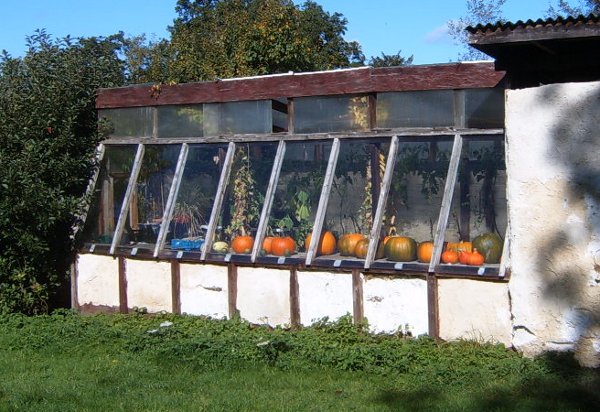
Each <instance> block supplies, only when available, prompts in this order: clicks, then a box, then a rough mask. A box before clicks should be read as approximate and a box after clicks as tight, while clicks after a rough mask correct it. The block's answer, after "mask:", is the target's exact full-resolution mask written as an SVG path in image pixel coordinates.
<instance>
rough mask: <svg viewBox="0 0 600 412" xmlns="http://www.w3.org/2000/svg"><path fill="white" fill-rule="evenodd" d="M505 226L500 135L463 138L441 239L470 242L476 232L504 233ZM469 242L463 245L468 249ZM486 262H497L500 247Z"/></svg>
mask: <svg viewBox="0 0 600 412" xmlns="http://www.w3.org/2000/svg"><path fill="white" fill-rule="evenodd" d="M506 227H507V200H506V165H505V158H504V139H503V138H496V139H495V140H493V139H491V138H469V139H464V141H463V149H462V155H461V160H460V164H459V171H458V181H457V184H456V186H455V190H454V193H453V197H452V208H451V211H450V217H449V221H448V227H447V230H446V233H445V238H444V240H445V241H446V242H449V244H450V246H451V247H452V243H457V242H460V241H463V242H472V241H473V240H474V239H475V238H477V236H480V235H485V234H490V233H492V234H495V235H498V236H500V237H501V238H503V237H504V234H505V232H506ZM472 246H473V245H472V244H471V243H467V244H466V245H463V247H466V248H467V249H468V250H471V249H472ZM495 252H496V256H495V258H493V259H491V261H490V260H488V262H486V263H487V264H495V263H498V259H499V257H500V255H499V254H500V253H501V252H502V250H501V247H499V248H497V249H496V250H495Z"/></svg>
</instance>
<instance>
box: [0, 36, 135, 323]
mask: <svg viewBox="0 0 600 412" xmlns="http://www.w3.org/2000/svg"><path fill="white" fill-rule="evenodd" d="M28 46H29V50H28V51H27V53H26V55H25V57H23V58H12V57H11V56H9V55H8V54H6V53H4V55H3V56H1V57H0V164H1V165H2V167H1V168H0V312H4V311H21V312H25V313H39V312H44V311H45V310H47V309H48V308H49V307H52V306H53V304H59V305H65V304H68V303H69V302H68V301H67V302H65V301H64V300H62V301H61V298H65V294H64V293H63V292H64V291H68V288H66V287H65V286H66V285H68V280H69V277H68V273H69V265H70V263H71V262H72V258H73V251H74V245H73V239H72V234H73V227H74V225H75V224H76V223H77V219H76V217H75V216H77V215H78V212H79V211H80V210H81V206H82V205H81V199H82V195H83V194H84V191H85V188H86V186H87V183H88V179H89V177H90V173H91V171H92V169H93V166H94V162H93V151H94V148H95V147H96V145H97V143H98V141H99V139H100V136H99V133H98V127H97V120H96V118H97V115H96V111H95V97H96V91H97V89H98V88H100V87H114V86H120V85H122V84H123V80H124V78H123V65H122V62H121V61H120V60H119V58H118V56H117V52H118V50H119V49H120V41H119V40H118V39H115V38H112V37H111V38H106V39H102V38H87V39H79V40H74V39H70V38H65V39H63V40H60V41H53V40H51V39H50V37H49V36H48V35H47V34H46V33H45V32H43V31H41V32H37V33H36V34H35V35H33V36H31V37H29V39H28ZM57 302H58V303H57Z"/></svg>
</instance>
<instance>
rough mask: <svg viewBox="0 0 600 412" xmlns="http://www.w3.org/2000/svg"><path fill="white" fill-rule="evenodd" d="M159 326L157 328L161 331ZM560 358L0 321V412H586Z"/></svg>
mask: <svg viewBox="0 0 600 412" xmlns="http://www.w3.org/2000/svg"><path fill="white" fill-rule="evenodd" d="M166 321H169V322H173V324H172V325H170V326H163V327H161V326H159V325H160V324H161V323H163V322H166ZM599 388H600V374H599V372H598V371H597V370H586V369H581V368H579V367H578V366H577V365H576V363H575V362H574V361H573V359H572V357H570V356H569V355H567V354H562V355H561V354H553V355H549V356H547V357H545V358H543V359H537V360H529V359H524V358H522V357H521V356H519V355H518V354H516V353H514V352H513V351H510V350H507V349H506V348H504V347H502V346H501V345H489V344H477V343H473V342H456V343H438V342H435V341H433V340H431V339H428V338H418V339H407V338H403V337H401V336H374V335H369V334H367V333H365V330H364V328H362V327H356V326H354V325H352V323H351V321H350V319H349V318H343V319H341V320H340V321H338V322H335V323H331V322H325V321H324V322H321V324H319V325H316V326H315V327H311V328H305V329H301V330H298V331H285V330H282V329H271V328H267V327H257V326H254V325H250V324H247V323H244V322H240V321H236V320H232V321H216V320H207V319H203V318H197V317H187V316H173V315H160V316H151V315H128V316H123V315H110V316H109V315H103V316H90V317H84V316H78V315H75V314H72V313H69V312H62V313H59V314H55V315H52V316H40V317H24V316H20V315H10V316H4V317H2V316H0V411H13V410H14V411H61V412H63V411H204V410H206V411H219V410H223V411H329V410H330V411H352V410H356V411H390V410H394V411H415V410H417V411H418V410H426V411H494V410H497V411H514V410H517V411H542V410H552V411H554V410H560V411H563V410H564V411H586V410H590V411H592V410H593V411H596V410H600V393H599Z"/></svg>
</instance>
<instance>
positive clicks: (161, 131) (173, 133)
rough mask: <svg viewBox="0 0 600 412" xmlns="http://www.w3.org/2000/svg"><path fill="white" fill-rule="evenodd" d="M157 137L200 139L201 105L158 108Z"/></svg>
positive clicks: (201, 131) (201, 123)
mask: <svg viewBox="0 0 600 412" xmlns="http://www.w3.org/2000/svg"><path fill="white" fill-rule="evenodd" d="M156 110H157V116H158V137H202V133H203V113H202V105H201V104H195V105H191V104H190V105H179V106H158V107H157V109H156Z"/></svg>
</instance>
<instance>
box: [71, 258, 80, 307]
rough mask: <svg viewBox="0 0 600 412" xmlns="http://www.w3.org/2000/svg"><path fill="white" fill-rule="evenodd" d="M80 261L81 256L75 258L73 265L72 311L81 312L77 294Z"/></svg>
mask: <svg viewBox="0 0 600 412" xmlns="http://www.w3.org/2000/svg"><path fill="white" fill-rule="evenodd" d="M78 260H79V255H77V256H76V257H75V262H73V263H71V309H74V310H77V311H79V296H78V293H77V281H78V280H77V279H78V272H77V261H78Z"/></svg>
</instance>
